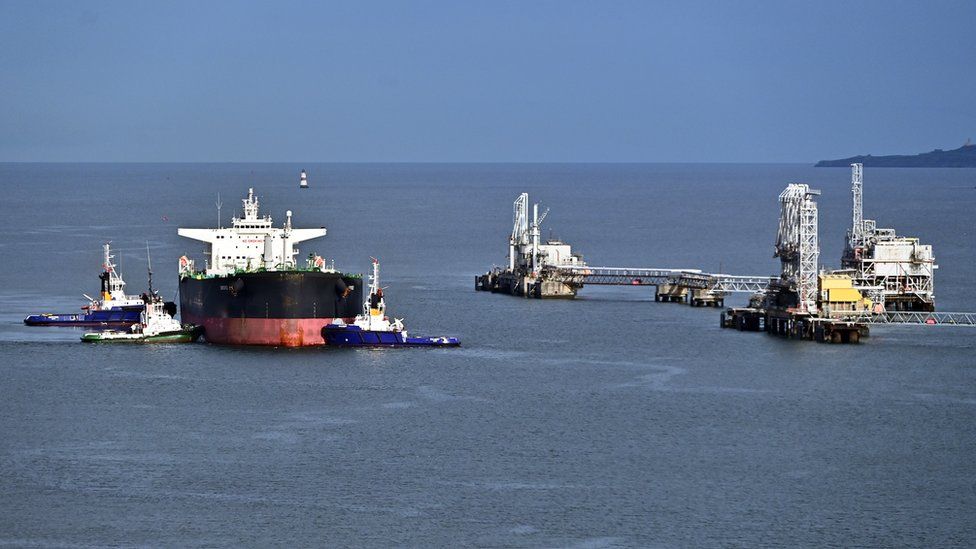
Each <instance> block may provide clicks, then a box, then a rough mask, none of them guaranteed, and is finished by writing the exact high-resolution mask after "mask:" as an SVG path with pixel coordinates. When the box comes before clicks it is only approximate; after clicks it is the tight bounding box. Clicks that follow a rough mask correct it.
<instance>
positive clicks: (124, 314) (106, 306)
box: [24, 244, 176, 328]
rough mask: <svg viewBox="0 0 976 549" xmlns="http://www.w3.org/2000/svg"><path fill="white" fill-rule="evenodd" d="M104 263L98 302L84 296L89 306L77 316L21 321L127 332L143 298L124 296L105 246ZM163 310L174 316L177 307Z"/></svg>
mask: <svg viewBox="0 0 976 549" xmlns="http://www.w3.org/2000/svg"><path fill="white" fill-rule="evenodd" d="M102 249H103V251H104V253H105V259H104V262H103V264H102V274H100V275H99V276H98V278H99V280H101V282H102V287H101V293H100V295H99V298H98V299H95V298H93V297H90V296H88V295H85V298H87V299H88V305H86V306H84V307H82V308H81V311H82V312H80V313H41V314H35V315H30V316H28V317H27V318H25V319H24V324H27V325H28V326H85V327H93V328H128V327H130V326H132V325H134V324H138V323H139V321H140V316H141V314H142V311H143V309H144V308H145V301H146V300H145V297H144V296H137V295H126V293H125V281H124V280H122V275H120V274H119V272H118V269H117V268H116V266H115V264H114V263H112V258H113V257H114V256H113V255H112V251H111V248H110V247H109V245H108V244H105V245H104V246H103V247H102ZM163 308H164V309H165V310H166V311H167V312H169V314H171V315H174V314H176V304H175V303H172V302H166V303H164V304H163Z"/></svg>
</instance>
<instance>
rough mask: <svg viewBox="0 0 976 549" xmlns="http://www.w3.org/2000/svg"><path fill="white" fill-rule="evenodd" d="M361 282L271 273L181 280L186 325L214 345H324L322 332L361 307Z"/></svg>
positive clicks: (317, 274) (331, 275) (328, 275)
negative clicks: (198, 327) (197, 331)
mask: <svg viewBox="0 0 976 549" xmlns="http://www.w3.org/2000/svg"><path fill="white" fill-rule="evenodd" d="M362 292H363V290H362V279H361V278H359V277H354V276H348V275H343V274H341V273H329V272H326V273H323V272H319V271H270V272H250V273H239V274H233V275H227V276H221V277H209V278H208V277H200V278H196V277H194V276H192V275H190V276H183V277H182V278H181V279H180V311H181V315H182V320H183V322H185V323H190V324H195V325H197V326H200V327H202V328H203V336H204V338H206V340H207V341H209V342H211V343H222V344H231V345H274V346H286V347H299V346H307V345H322V344H324V343H325V340H324V339H323V338H322V328H323V327H324V326H326V325H328V324H330V323H332V321H333V320H335V319H337V318H338V319H343V320H345V321H348V322H351V321H352V320H353V319H354V318H355V316H356V315H357V314H359V313H360V312H361V309H362V303H363V299H362Z"/></svg>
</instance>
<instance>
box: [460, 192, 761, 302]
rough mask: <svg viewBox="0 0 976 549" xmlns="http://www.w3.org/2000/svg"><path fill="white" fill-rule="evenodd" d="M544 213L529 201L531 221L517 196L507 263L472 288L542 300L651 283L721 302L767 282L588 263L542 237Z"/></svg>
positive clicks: (664, 298)
mask: <svg viewBox="0 0 976 549" xmlns="http://www.w3.org/2000/svg"><path fill="white" fill-rule="evenodd" d="M548 213H549V210H545V211H544V212H543V213H542V215H541V216H540V215H539V205H538V204H534V205H533V206H532V218H531V221H530V220H529V215H528V214H529V195H528V193H522V194H521V195H519V197H518V198H517V199H516V200H515V203H514V207H513V227H512V233H511V236H510V237H509V240H508V267H507V268H499V267H496V268H494V269H492V270H490V271H488V272H486V273H485V274H482V275H478V276H476V277H475V289H476V290H478V291H486V292H494V293H505V294H511V295H515V296H521V297H532V298H541V299H550V298H564V299H572V298H574V297H576V294H577V293H578V292H579V290H581V289H582V288H583V287H584V286H586V285H591V286H653V287H654V300H655V301H660V302H671V303H688V304H689V305H691V306H693V307H723V306H724V303H725V297H726V295H728V294H729V293H736V292H748V293H752V292H757V291H760V290H762V289H763V288H764V287H765V286H766V284H767V283H768V282H769V278H770V277H768V276H735V275H727V274H714V273H706V272H703V271H701V270H699V269H660V268H654V267H594V266H590V265H587V264H586V262H585V261H583V256H582V255H580V254H578V253H574V252H573V250H572V247H571V246H570V245H569V244H567V243H565V242H562V241H560V240H553V239H549V240H547V241H546V243H545V244H543V243H542V242H541V240H540V234H541V230H540V227H541V224H542V221H543V220H544V219H545V218H546V216H547V215H548Z"/></svg>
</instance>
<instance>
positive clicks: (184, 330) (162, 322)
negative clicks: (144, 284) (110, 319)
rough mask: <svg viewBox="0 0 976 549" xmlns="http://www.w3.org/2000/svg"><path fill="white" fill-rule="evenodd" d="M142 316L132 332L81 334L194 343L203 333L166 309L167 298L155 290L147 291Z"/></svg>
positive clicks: (94, 338)
mask: <svg viewBox="0 0 976 549" xmlns="http://www.w3.org/2000/svg"><path fill="white" fill-rule="evenodd" d="M140 317H141V318H140V319H139V322H138V323H136V324H133V325H132V327H131V328H130V329H129V331H128V332H123V331H119V330H106V331H101V332H88V333H86V334H85V335H83V336H81V340H82V341H84V342H87V343H107V342H112V343H190V342H193V341H196V340H197V339H198V338H199V337H200V333H201V330H200V329H199V328H197V327H196V326H193V325H186V326H184V325H183V324H180V322H179V321H178V320H176V319H175V318H173V316H172V315H170V314H169V313H168V312H167V311H166V307H165V304H164V303H163V298H161V297H159V294H157V293H155V292H154V293H152V294H151V295H147V299H146V302H145V308H144V309H143V311H142V313H141V314H140Z"/></svg>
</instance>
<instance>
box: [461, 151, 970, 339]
mask: <svg viewBox="0 0 976 549" xmlns="http://www.w3.org/2000/svg"><path fill="white" fill-rule="evenodd" d="M851 168H852V177H851V195H852V202H853V204H852V223H851V228H850V229H849V230H848V233H847V240H846V242H845V249H844V252H843V255H842V257H841V266H842V268H841V269H837V270H823V269H821V267H820V264H819V257H820V247H819V226H818V212H817V203H816V197H817V196H819V195H820V191H817V190H814V189H811V188H810V187H809V186H808V185H805V184H802V183H792V184H790V185H789V186H787V188H786V189H785V190H784V191H783V192H782V193H781V194H780V196H779V202H780V219H779V227H778V232H777V239H776V247H775V253H774V257H778V258H779V259H780V262H781V272H780V274H779V275H778V276H776V275H774V276H741V275H728V274H721V273H707V272H704V271H701V270H699V269H660V268H624V267H592V266H589V265H587V264H586V263H585V262H584V261H583V258H582V256H580V255H578V254H574V253H572V251H571V248H570V247H569V245H567V244H565V243H562V242H559V241H551V240H550V241H548V242H546V244H542V243H541V242H540V239H539V234H540V230H539V228H540V227H539V225H540V224H541V222H542V220H543V219H545V217H546V213H548V210H547V211H546V212H545V213H543V215H542V216H539V215H538V205H535V206H534V207H533V217H532V220H531V222H530V221H529V218H528V194H526V193H523V194H522V195H520V196H519V197H518V199H517V200H516V201H515V205H514V226H513V230H512V234H511V236H510V238H509V265H508V267H507V268H494V269H492V270H490V271H488V272H486V273H485V274H482V275H479V276H477V277H475V289H476V290H479V291H490V292H495V293H508V294H512V295H517V296H523V297H535V298H553V297H560V298H572V297H575V296H576V294H577V292H578V291H579V290H581V289H582V288H583V287H584V286H586V285H618V286H653V287H654V298H655V301H658V302H679V303H688V304H689V305H691V306H714V307H724V300H725V297H726V296H727V295H728V294H731V293H749V294H751V297H750V299H749V306H748V307H740V308H732V309H727V310H725V311H723V312H722V314H721V318H720V324H721V326H722V327H723V328H736V329H738V330H741V331H766V332H769V333H771V334H776V335H780V336H784V337H793V338H799V339H808V340H815V341H821V342H830V343H857V342H858V341H860V339H861V338H862V337H865V336H867V335H868V334H869V333H870V326H872V325H876V324H915V325H952V326H976V313H947V312H936V311H935V270H936V269H937V268H938V266H937V265H936V264H935V257H934V255H933V252H932V246H931V245H927V244H922V243H921V242H920V241H919V239H918V238H914V237H904V236H899V235H898V234H897V233H896V232H895V230H894V229H884V228H878V227H877V224H876V222H875V221H873V220H870V219H864V215H863V166H862V165H861V164H859V163H854V164H852V165H851Z"/></svg>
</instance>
